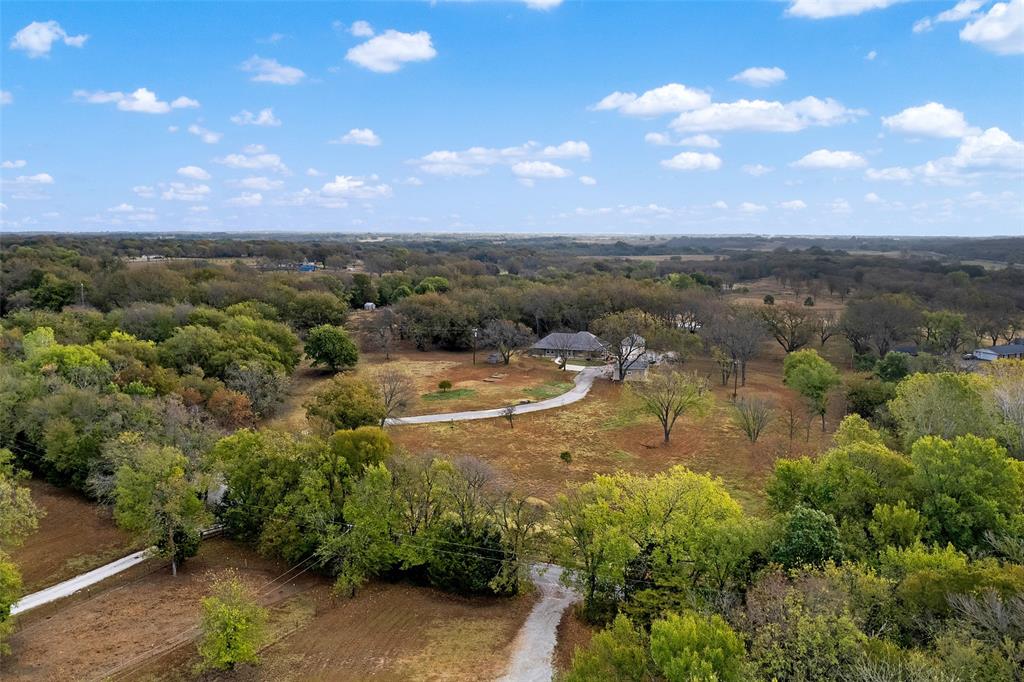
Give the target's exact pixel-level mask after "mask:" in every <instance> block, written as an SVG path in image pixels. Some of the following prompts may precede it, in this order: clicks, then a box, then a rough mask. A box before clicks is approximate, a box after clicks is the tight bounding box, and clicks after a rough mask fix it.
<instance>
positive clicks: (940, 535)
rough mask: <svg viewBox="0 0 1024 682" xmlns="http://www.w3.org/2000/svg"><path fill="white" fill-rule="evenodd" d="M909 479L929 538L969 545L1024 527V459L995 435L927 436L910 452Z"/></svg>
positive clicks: (969, 546)
mask: <svg viewBox="0 0 1024 682" xmlns="http://www.w3.org/2000/svg"><path fill="white" fill-rule="evenodd" d="M910 458H911V461H912V462H913V464H914V474H913V476H912V477H911V480H910V483H911V486H912V488H913V490H914V493H915V494H916V496H917V499H918V505H919V509H920V510H921V514H922V515H923V516H924V518H925V521H926V523H927V526H928V531H929V537H931V538H932V539H934V540H936V541H938V542H952V543H953V544H954V545H956V546H957V547H960V548H963V549H970V548H972V547H979V546H982V544H983V542H984V536H985V533H986V532H993V533H996V534H997V535H998V534H1003V533H1007V532H1010V533H1012V534H1015V535H1019V534H1020V533H1021V532H1022V531H1024V462H1019V461H1017V460H1014V459H1011V458H1010V457H1008V456H1007V455H1006V450H1005V449H1003V448H1001V447H999V445H998V444H997V443H996V442H995V441H994V440H992V439H990V438H989V439H983V438H978V437H977V436H973V435H967V436H958V437H957V438H954V439H953V440H951V441H950V440H943V439H941V438H936V437H934V436H926V437H924V438H921V439H920V440H918V441H917V442H916V443H914V447H913V449H912V450H911V453H910Z"/></svg>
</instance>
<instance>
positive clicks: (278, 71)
mask: <svg viewBox="0 0 1024 682" xmlns="http://www.w3.org/2000/svg"><path fill="white" fill-rule="evenodd" d="M241 68H242V71H247V72H249V73H252V74H254V75H253V77H252V78H250V79H249V80H252V81H254V82H256V83H274V84H275V85H295V84H296V83H300V82H301V81H302V80H303V79H304V78H305V77H306V73H305V72H304V71H303V70H302V69H297V68H295V67H294V66H285V65H283V64H280V63H278V61H277V60H276V59H264V58H263V57H260V56H259V55H253V56H251V57H249V58H248V59H246V60H245V61H244V62H242V66H241Z"/></svg>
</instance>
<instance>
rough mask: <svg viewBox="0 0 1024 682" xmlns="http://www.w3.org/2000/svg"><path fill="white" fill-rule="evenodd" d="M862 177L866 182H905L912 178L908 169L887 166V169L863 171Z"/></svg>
mask: <svg viewBox="0 0 1024 682" xmlns="http://www.w3.org/2000/svg"><path fill="white" fill-rule="evenodd" d="M864 177H866V178H867V179H868V180H884V181H906V180H910V179H911V178H912V177H914V174H913V172H911V170H910V169H909V168H903V167H901V166H889V167H888V168H868V169H867V170H866V171H864Z"/></svg>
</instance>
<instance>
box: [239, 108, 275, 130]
mask: <svg viewBox="0 0 1024 682" xmlns="http://www.w3.org/2000/svg"><path fill="white" fill-rule="evenodd" d="M231 122H232V123H234V124H235V125H239V126H271V127H276V126H279V125H281V119H279V118H278V117H277V116H274V110H273V109H271V108H269V107H268V108H266V109H260V110H259V111H258V112H256V113H255V114H254V113H252V112H251V111H249V110H248V109H242V110H241V111H240V112H238V113H237V114H235V115H234V116H232V117H231Z"/></svg>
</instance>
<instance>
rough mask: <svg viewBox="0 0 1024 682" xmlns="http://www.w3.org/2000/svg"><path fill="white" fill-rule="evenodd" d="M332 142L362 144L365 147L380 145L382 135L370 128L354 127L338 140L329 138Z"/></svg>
mask: <svg viewBox="0 0 1024 682" xmlns="http://www.w3.org/2000/svg"><path fill="white" fill-rule="evenodd" d="M329 142H330V143H331V144H361V145H363V146H365V147H377V146H379V145H380V142H381V140H380V136H379V135H377V133H375V132H373V131H372V130H371V129H369V128H353V129H352V130H350V131H348V132H347V133H345V134H344V135H342V136H341V137H339V138H338V139H337V140H329Z"/></svg>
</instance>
